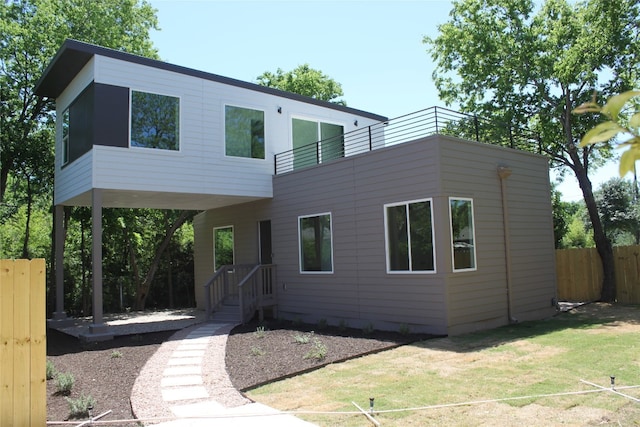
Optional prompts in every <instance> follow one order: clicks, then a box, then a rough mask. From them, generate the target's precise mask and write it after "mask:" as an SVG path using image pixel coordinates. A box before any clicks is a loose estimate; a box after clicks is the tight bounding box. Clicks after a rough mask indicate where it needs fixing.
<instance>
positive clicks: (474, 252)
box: [449, 197, 478, 273]
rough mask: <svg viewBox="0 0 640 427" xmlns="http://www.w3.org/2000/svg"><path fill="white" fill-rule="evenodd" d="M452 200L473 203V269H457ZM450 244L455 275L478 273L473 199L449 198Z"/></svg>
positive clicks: (452, 267)
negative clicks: (468, 272)
mask: <svg viewBox="0 0 640 427" xmlns="http://www.w3.org/2000/svg"><path fill="white" fill-rule="evenodd" d="M452 200H463V201H468V202H471V220H472V221H473V230H472V231H473V232H472V237H473V265H474V267H473V268H458V269H456V264H455V258H454V257H455V251H454V247H453V221H452V217H451V201H452ZM449 237H450V240H449V244H450V246H451V270H452V271H453V272H454V273H462V272H465V271H476V270H477V269H478V253H477V251H476V247H477V242H476V213H475V209H474V208H473V199H472V198H470V197H449Z"/></svg>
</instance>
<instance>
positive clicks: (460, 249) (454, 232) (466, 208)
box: [449, 197, 476, 271]
mask: <svg viewBox="0 0 640 427" xmlns="http://www.w3.org/2000/svg"><path fill="white" fill-rule="evenodd" d="M449 215H450V217H451V246H452V253H453V271H464V270H475V269H476V245H475V231H474V224H473V222H474V221H473V200H472V199H462V198H453V197H450V198H449Z"/></svg>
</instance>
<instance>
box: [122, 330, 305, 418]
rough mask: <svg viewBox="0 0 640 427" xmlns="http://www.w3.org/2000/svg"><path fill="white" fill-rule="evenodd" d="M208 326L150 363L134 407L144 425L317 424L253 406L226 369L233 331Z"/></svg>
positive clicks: (171, 343) (186, 334)
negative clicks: (153, 422)
mask: <svg viewBox="0 0 640 427" xmlns="http://www.w3.org/2000/svg"><path fill="white" fill-rule="evenodd" d="M233 326H235V325H232V324H228V323H203V324H200V325H197V326H195V327H190V328H187V329H184V330H182V331H179V332H177V333H176V334H175V335H173V336H172V337H171V338H170V339H169V340H168V341H167V342H165V343H163V344H162V346H161V347H160V348H159V349H158V351H157V352H156V353H155V354H154V355H153V356H152V357H151V358H150V359H149V361H147V363H146V364H145V366H144V367H143V368H142V371H141V372H140V375H139V377H138V378H137V379H136V382H135V384H134V386H133V390H132V393H131V407H132V409H133V412H134V414H135V415H136V417H137V418H139V419H141V420H153V419H156V420H161V419H162V420H167V419H173V420H172V421H165V422H162V423H161V424H156V425H158V426H162V427H165V426H166V427H169V426H170V427H184V426H191V427H200V426H208V425H212V424H213V423H215V425H216V426H232V425H233V427H242V426H255V425H261V426H281V427H311V426H313V424H310V423H307V422H305V421H302V420H300V419H299V418H296V417H294V416H292V415H286V414H282V413H280V412H278V411H276V410H275V409H273V408H269V407H267V406H265V405H262V404H260V403H254V402H251V401H250V400H249V399H247V398H246V397H244V396H243V395H242V394H240V392H238V391H237V390H236V389H235V388H234V387H233V385H232V384H231V380H230V379H229V376H228V375H227V371H226V369H225V361H224V359H225V346H226V343H227V336H228V333H229V332H230V331H231V329H232V328H233Z"/></svg>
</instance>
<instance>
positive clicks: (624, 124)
mask: <svg viewBox="0 0 640 427" xmlns="http://www.w3.org/2000/svg"><path fill="white" fill-rule="evenodd" d="M573 112H574V113H576V114H584V113H597V114H600V115H602V116H605V117H606V118H608V119H609V120H608V121H606V122H603V123H600V124H598V125H597V126H595V127H594V128H593V129H591V130H590V131H589V132H587V133H586V134H585V135H584V136H583V137H582V140H581V141H580V146H581V147H584V146H588V145H592V144H596V143H601V142H607V143H608V142H610V141H612V140H614V141H617V144H618V145H619V146H620V147H627V150H626V151H625V152H624V153H622V156H621V157H620V176H621V177H622V176H625V175H626V174H627V173H629V172H635V163H636V161H638V160H640V91H637V90H635V91H632V90H630V91H627V92H624V93H621V94H619V95H614V96H612V97H611V98H609V100H608V101H607V103H606V104H605V105H603V106H602V107H601V106H600V105H598V103H597V101H596V95H595V94H594V95H593V99H592V100H591V102H586V103H584V104H582V105H580V106H579V107H578V108H576V109H575V110H573Z"/></svg>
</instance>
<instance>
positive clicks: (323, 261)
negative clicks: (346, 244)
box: [298, 213, 333, 273]
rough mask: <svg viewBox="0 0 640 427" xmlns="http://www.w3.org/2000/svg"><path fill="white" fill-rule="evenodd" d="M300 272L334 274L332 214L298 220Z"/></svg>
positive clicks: (302, 217)
mask: <svg viewBox="0 0 640 427" xmlns="http://www.w3.org/2000/svg"><path fill="white" fill-rule="evenodd" d="M298 234H299V239H300V272H302V273H304V272H324V273H333V243H332V238H331V214H330V213H325V214H319V215H310V216H301V217H299V218H298Z"/></svg>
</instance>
